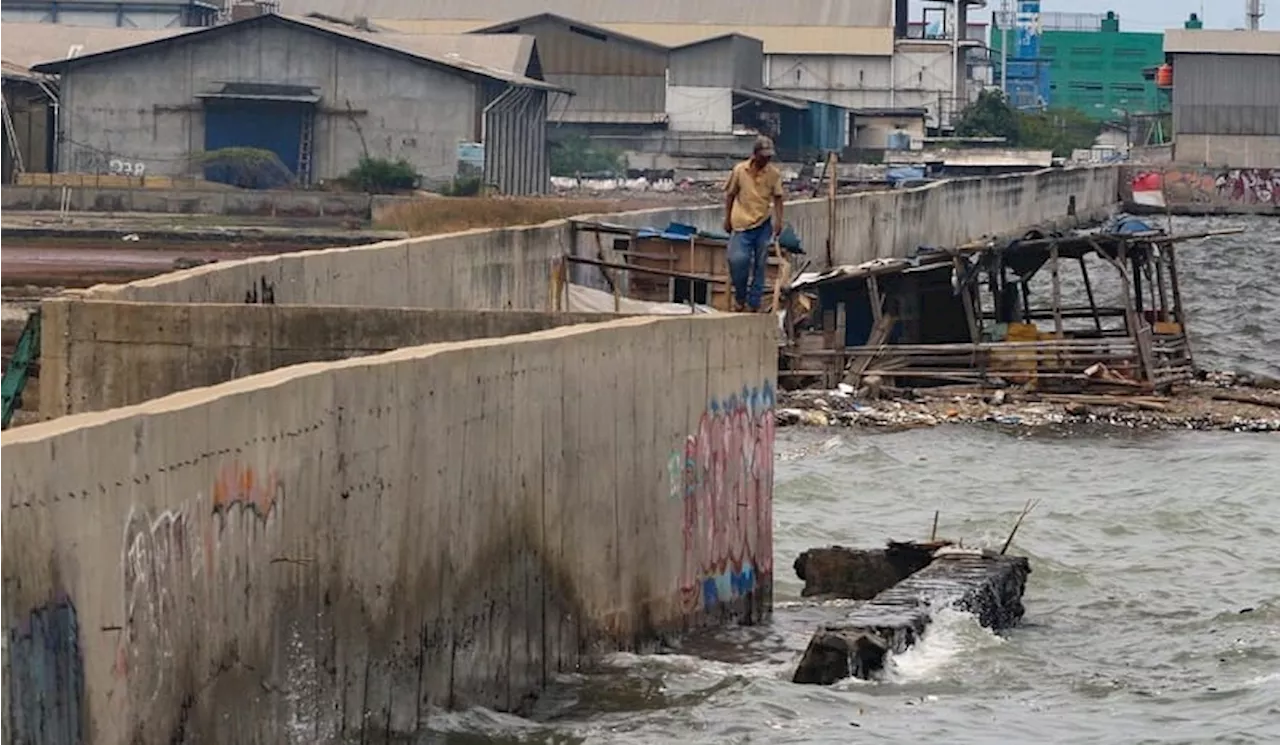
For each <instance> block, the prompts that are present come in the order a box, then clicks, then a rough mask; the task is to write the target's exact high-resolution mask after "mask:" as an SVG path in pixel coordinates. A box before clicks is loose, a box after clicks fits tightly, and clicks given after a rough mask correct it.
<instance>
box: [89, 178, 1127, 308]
mask: <svg viewBox="0 0 1280 745" xmlns="http://www.w3.org/2000/svg"><path fill="white" fill-rule="evenodd" d="M1118 170H1119V169H1118V168H1116V167H1114V166H1098V167H1087V168H1072V169H1062V168H1055V169H1048V170H1045V171H1039V172H1035V173H1027V174H1017V175H1010V176H998V177H994V178H983V179H979V178H972V179H955V180H951V181H943V182H937V183H933V184H929V185H927V186H922V187H919V188H914V189H897V190H888V191H876V192H860V193H856V194H847V195H844V196H841V197H838V199H837V203H836V222H837V225H836V240H835V250H834V251H833V257H834V261H835V263H837V264H854V263H860V262H863V261H868V260H870V259H874V258H877V257H887V256H906V255H908V254H910V253H913V252H914V251H915V249H916V248H917V247H918V246H922V245H928V246H952V245H958V244H961V243H965V242H967V241H970V240H973V239H976V238H980V237H983V236H989V235H1007V234H1015V233H1021V232H1022V231H1024V230H1026V229H1027V228H1031V227H1036V226H1043V225H1046V224H1070V223H1071V222H1073V221H1074V220H1075V218H1070V217H1068V212H1069V210H1070V209H1071V208H1072V206H1073V205H1074V210H1075V212H1076V215H1077V216H1079V217H1080V218H1086V217H1100V216H1105V214H1106V213H1107V212H1108V211H1109V210H1110V209H1111V208H1112V207H1113V205H1115V203H1116V200H1117V194H1118V188H1119V183H1118V178H1117V174H1118ZM722 211H723V208H722V207H719V206H703V207H684V208H661V209H651V210H640V211H635V212H624V213H618V214H610V215H592V216H589V217H590V218H591V219H598V220H602V221H605V222H612V223H618V224H624V225H631V226H658V227H662V226H665V225H667V224H668V223H669V222H672V221H675V222H682V223H686V224H691V225H696V226H698V227H700V228H706V229H715V230H719V229H720V225H721V222H722V221H723V215H722ZM786 219H787V222H789V223H791V224H792V225H793V226H794V227H795V230H796V232H797V233H798V234H799V235H800V236H801V238H802V240H803V241H804V243H805V247H806V250H807V251H808V253H809V255H810V256H811V257H812V258H813V260H814V263H815V266H821V265H823V264H825V263H826V250H825V242H826V239H827V224H828V210H827V203H826V200H825V199H805V200H798V201H794V202H791V203H790V204H789V205H788V206H787V209H786ZM574 250H575V248H574V246H573V239H572V231H571V230H570V228H569V223H568V221H566V220H554V221H551V222H548V223H545V224H542V225H534V226H527V227H518V228H498V229H483V230H469V231H463V232H460V233H450V234H447V235H436V236H427V237H422V238H408V239H404V240H397V241H387V242H384V243H376V244H373V245H369V246H359V247H355V248H338V249H326V250H319V251H306V252H301V253H292V254H284V255H280V256H269V257H259V258H253V259H246V260H243V261H233V262H220V263H217V264H208V265H204V266H200V267H196V268H193V269H189V270H186V271H182V272H174V273H171V274H166V275H163V276H160V277H154V278H151V279H145V280H140V281H137V282H131V283H129V284H127V285H111V286H98V287H95V288H92V289H91V290H89V292H88V295H87V296H88V297H92V298H98V299H109V300H137V301H151V302H179V303H238V302H241V301H242V300H244V299H245V297H246V294H249V293H252V292H254V291H255V289H257V288H263V287H269V288H271V290H272V292H273V294H274V296H275V298H276V302H279V303H287V304H323V305H372V306H384V307H390V306H403V307H417V308H456V309H482V308H490V309H523V310H546V309H548V308H549V307H550V303H551V265H552V262H553V261H554V260H555V259H556V258H557V257H560V256H563V255H565V254H567V253H571V252H573V251H574ZM579 250H580V252H581V253H586V254H590V255H591V256H594V255H595V253H596V246H595V243H594V242H593V241H591V240H590V237H589V236H588V237H587V239H586V243H584V245H582V246H581V247H579Z"/></svg>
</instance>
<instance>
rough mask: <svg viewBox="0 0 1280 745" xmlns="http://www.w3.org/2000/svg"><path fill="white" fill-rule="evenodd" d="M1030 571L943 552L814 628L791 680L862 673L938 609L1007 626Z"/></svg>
mask: <svg viewBox="0 0 1280 745" xmlns="http://www.w3.org/2000/svg"><path fill="white" fill-rule="evenodd" d="M1030 573H1031V566H1030V564H1029V563H1028V562H1027V560H1026V558H1024V557H1020V556H1002V555H999V554H990V553H987V554H979V553H969V552H965V553H960V552H948V553H943V554H941V555H940V556H938V557H937V558H935V559H934V560H933V562H932V563H931V564H929V566H927V567H925V568H924V569H921V570H920V571H918V572H916V573H915V574H913V575H911V576H910V577H908V578H907V579H905V580H903V581H902V582H900V583H898V584H897V585H895V586H894V587H892V588H890V589H888V590H885V591H884V592H882V593H880V594H879V595H876V597H875V598H874V599H872V600H869V601H867V602H866V603H863V604H861V605H859V606H858V607H857V608H855V609H854V610H853V611H852V612H851V613H850V614H849V615H848V616H846V617H845V618H844V620H842V621H841V622H839V623H836V624H828V625H825V626H823V627H821V628H819V629H818V630H817V631H816V632H814V635H813V639H811V640H810V641H809V647H808V649H806V650H805V653H804V657H803V658H801V660H800V665H799V666H798V667H797V668H796V673H795V677H794V678H793V680H794V681H795V682H796V683H815V684H818V685H830V684H832V683H835V682H836V681H838V680H841V679H843V678H848V677H856V678H863V679H870V678H872V677H874V676H875V674H876V673H877V672H879V671H880V670H881V669H882V668H883V667H884V664H885V658H886V657H887V656H888V655H889V654H890V653H901V652H903V651H906V649H907V648H908V647H910V646H911V645H912V644H915V643H916V641H918V640H919V639H920V637H921V636H922V635H923V634H924V632H925V629H926V628H928V626H929V623H930V622H931V621H932V620H933V614H934V613H935V612H936V611H938V610H941V609H942V608H956V609H958V610H963V611H966V612H969V613H972V614H973V615H975V616H977V618H978V621H979V622H980V623H981V624H982V625H983V626H986V627H987V628H990V629H1004V628H1008V627H1010V626H1013V625H1015V624H1017V623H1018V621H1020V620H1021V619H1022V615H1023V612H1024V609H1023V606H1022V593H1023V591H1024V589H1025V588H1026V584H1027V575H1028V574H1030Z"/></svg>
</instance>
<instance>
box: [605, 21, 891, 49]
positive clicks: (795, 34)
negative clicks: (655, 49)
mask: <svg viewBox="0 0 1280 745" xmlns="http://www.w3.org/2000/svg"><path fill="white" fill-rule="evenodd" d="M796 20H799V18H797V19H796ZM806 20H807V19H806ZM603 25H604V26H606V27H607V28H611V29H613V30H615V31H620V32H622V33H625V34H630V35H632V36H638V37H640V38H641V39H648V40H649V41H652V42H654V43H656V44H662V45H664V46H668V47H678V46H683V45H685V44H689V43H691V42H695V41H701V40H703V39H710V38H713V37H716V36H724V35H725V34H732V33H737V34H740V35H742V36H749V37H752V38H754V39H759V40H760V41H762V42H764V51H765V54H856V55H862V56H869V57H888V56H890V55H892V54H893V29H892V28H890V27H884V28H880V27H870V26H862V27H844V28H840V27H831V26H809V25H804V26H781V25H778V26H762V25H738V24H732V25H730V24H723V25H702V26H682V25H678V24H672V23H612V24H609V23H607V24H603Z"/></svg>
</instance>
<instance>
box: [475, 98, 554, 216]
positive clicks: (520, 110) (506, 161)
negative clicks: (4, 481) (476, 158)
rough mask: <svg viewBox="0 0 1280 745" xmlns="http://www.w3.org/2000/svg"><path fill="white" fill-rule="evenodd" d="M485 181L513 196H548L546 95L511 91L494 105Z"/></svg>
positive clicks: (487, 123)
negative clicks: (546, 194)
mask: <svg viewBox="0 0 1280 745" xmlns="http://www.w3.org/2000/svg"><path fill="white" fill-rule="evenodd" d="M484 180H485V183H486V184H492V185H494V186H496V187H497V189H498V191H499V192H500V193H502V194H507V195H511V196H523V195H528V194H545V193H547V190H548V188H549V186H550V183H551V171H550V166H549V164H548V162H547V94H546V92H545V91H540V90H535V89H533V88H511V89H508V90H507V91H505V92H503V93H501V94H499V96H498V98H495V99H494V102H491V104H490V108H489V111H488V113H486V114H485V116H484Z"/></svg>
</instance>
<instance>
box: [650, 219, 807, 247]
mask: <svg viewBox="0 0 1280 745" xmlns="http://www.w3.org/2000/svg"><path fill="white" fill-rule="evenodd" d="M636 235H637V237H640V238H665V239H667V240H669V241H687V240H689V238H690V237H691V236H693V235H697V236H698V237H699V238H710V239H711V240H717V241H727V240H729V234H728V233H724V232H721V231H718V230H698V229H697V228H695V227H694V226H692V225H685V224H683V223H678V222H673V223H670V224H669V225H667V227H665V228H662V229H661V230H659V229H657V228H641V229H640V230H639V231H637V233H636ZM778 244H779V245H781V246H782V247H783V248H785V249H786V250H787V251H788V252H789V253H793V254H802V253H804V247H803V246H801V244H800V236H798V235H796V231H795V230H793V229H792V227H791V226H790V225H787V226H786V227H784V228H783V229H782V235H781V236H779V237H778Z"/></svg>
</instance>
